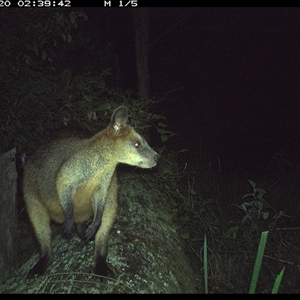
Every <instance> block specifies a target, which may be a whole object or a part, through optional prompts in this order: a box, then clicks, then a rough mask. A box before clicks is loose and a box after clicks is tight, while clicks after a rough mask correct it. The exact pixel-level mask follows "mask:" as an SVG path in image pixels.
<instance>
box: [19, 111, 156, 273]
mask: <svg viewBox="0 0 300 300" xmlns="http://www.w3.org/2000/svg"><path fill="white" fill-rule="evenodd" d="M127 121H128V110H127V108H126V107H125V106H120V107H119V108H117V109H116V110H115V111H114V113H113V114H112V117H111V122H110V124H109V125H108V126H107V127H106V128H105V129H103V130H102V131H100V132H98V133H97V134H95V135H92V136H91V137H90V136H89V134H86V133H81V132H77V131H69V130H67V129H64V130H62V131H59V132H57V133H55V134H54V135H53V137H52V138H51V139H50V140H49V141H47V142H46V143H44V144H42V145H41V146H40V147H38V148H37V149H36V150H35V151H34V152H33V153H32V155H31V156H30V157H29V158H28V160H27V162H26V163H25V166H24V177H23V194H24V200H25V204H26V208H27V212H28V215H29V218H30V220H31V223H32V225H33V228H34V231H35V234H36V237H37V240H38V242H39V244H40V258H39V260H38V262H37V263H36V264H35V265H34V267H33V268H32V269H31V270H30V271H29V273H28V275H27V278H32V277H34V276H35V275H42V274H44V272H45V271H46V269H47V267H48V265H49V264H50V263H51V261H52V257H53V253H52V246H51V228H50V221H51V220H53V221H55V222H57V223H60V224H62V225H63V234H64V235H66V236H67V237H68V236H70V234H71V233H72V230H73V225H75V230H76V232H77V233H78V235H79V237H81V238H85V239H88V240H89V239H92V238H93V237H95V251H94V270H93V271H94V273H96V274H99V275H103V276H108V275H111V270H110V268H109V267H108V266H107V263H106V257H107V248H108V239H109V233H110V230H111V228H112V226H113V224H114V221H115V219H116V216H117V207H118V203H117V193H118V183H117V176H116V166H117V165H118V164H119V163H124V164H128V165H132V166H137V167H140V168H152V167H154V166H155V165H156V164H157V161H158V157H159V156H158V154H157V153H156V152H155V151H154V150H153V149H152V148H150V146H149V145H148V143H147V142H146V141H145V140H144V139H143V138H142V137H141V136H140V135H139V134H138V133H137V132H136V131H135V130H134V129H133V128H132V127H131V126H130V125H128V124H127ZM91 219H92V222H91V223H90V224H89V226H88V227H87V229H86V231H85V232H82V228H86V227H85V226H84V225H85V224H86V223H87V221H89V220H91ZM82 225H83V226H82Z"/></svg>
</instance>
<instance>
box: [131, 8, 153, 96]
mask: <svg viewBox="0 0 300 300" xmlns="http://www.w3.org/2000/svg"><path fill="white" fill-rule="evenodd" d="M132 14H133V21H134V31H135V54H136V69H137V78H138V93H139V97H140V98H149V7H142V8H139V9H133V10H132Z"/></svg>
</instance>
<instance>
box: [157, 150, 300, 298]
mask: <svg viewBox="0 0 300 300" xmlns="http://www.w3.org/2000/svg"><path fill="white" fill-rule="evenodd" d="M188 156H190V157H191V158H192V159H193V160H194V158H195V156H193V155H191V154H190V153H189V154H188ZM173 159H174V160H175V161H176V163H174V162H173V160H172V159H171V160H170V161H169V165H172V167H170V168H169V169H172V171H168V172H167V171H166V172H165V173H161V172H160V174H164V175H161V177H160V179H159V183H160V184H161V185H168V187H169V188H168V189H167V190H166V189H165V190H164V193H167V197H168V198H169V199H173V200H172V201H173V210H174V213H175V214H176V217H177V219H178V222H177V223H178V225H179V230H180V234H181V237H182V238H183V239H184V240H185V241H186V245H187V252H188V253H189V255H190V257H191V262H192V265H193V266H197V267H196V268H195V270H196V272H197V273H198V275H199V278H200V279H199V287H198V289H199V292H200V293H245V294H246V293H300V286H299V280H298V278H299V275H300V271H299V265H300V263H299V256H300V218H299V204H298V201H297V195H299V194H300V188H299V187H298V182H299V177H300V172H299V171H297V170H296V169H295V170H293V172H290V171H287V172H286V171H284V172H281V171H272V172H269V173H268V170H265V172H261V171H259V172H257V173H255V172H252V173H251V174H250V173H249V174H246V173H240V174H237V173H230V172H227V173H222V172H219V167H218V166H217V167H216V168H215V169H213V168H212V164H209V163H205V162H203V161H202V162H201V163H200V158H199V162H198V163H195V162H193V164H192V166H193V168H189V163H188V159H185V158H180V157H179V156H178V157H177V156H176V155H173ZM180 160H181V162H180ZM294 165H295V167H296V164H294ZM161 168H162V169H164V170H167V168H166V167H165V166H162V167H161ZM195 170H197V171H195ZM267 238H268V240H267ZM203 245H204V246H203ZM203 276H204V280H203ZM201 278H202V279H201Z"/></svg>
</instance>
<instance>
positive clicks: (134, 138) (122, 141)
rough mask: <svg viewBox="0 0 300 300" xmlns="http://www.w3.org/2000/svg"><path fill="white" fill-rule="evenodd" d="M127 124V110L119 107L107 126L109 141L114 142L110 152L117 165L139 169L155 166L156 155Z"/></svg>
mask: <svg viewBox="0 0 300 300" xmlns="http://www.w3.org/2000/svg"><path fill="white" fill-rule="evenodd" d="M127 122H128V110H127V108H126V107H125V106H120V107H119V108H117V109H116V110H115V112H114V113H113V115H112V117H111V123H110V125H109V135H110V136H109V140H110V141H114V143H113V144H112V149H111V150H112V151H113V154H114V156H115V158H116V159H117V161H118V163H124V164H128V165H131V166H137V167H140V168H145V169H148V168H152V167H154V166H155V165H156V164H157V161H158V158H159V156H158V154H157V153H156V152H155V151H154V150H153V149H152V148H151V147H150V146H149V145H148V143H147V142H146V140H145V139H144V138H143V137H142V136H141V135H139V134H138V133H137V132H136V131H135V130H134V129H133V128H132V127H131V126H130V125H128V124H127Z"/></svg>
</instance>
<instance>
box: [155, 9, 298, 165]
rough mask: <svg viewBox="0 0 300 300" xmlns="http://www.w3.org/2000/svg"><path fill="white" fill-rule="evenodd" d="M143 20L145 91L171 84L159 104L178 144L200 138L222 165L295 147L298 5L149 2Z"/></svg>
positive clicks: (258, 158)
mask: <svg viewBox="0 0 300 300" xmlns="http://www.w3.org/2000/svg"><path fill="white" fill-rule="evenodd" d="M181 19H183V20H182V21H181V22H179V20H181ZM176 23H178V25H177V26H174V28H173V29H172V30H171V31H169V32H168V33H166V34H165V35H163V36H162V37H161V39H159V40H158V41H157V42H155V40H156V38H157V37H158V36H159V35H160V34H161V33H162V32H164V31H165V30H166V29H168V28H169V27H171V26H173V25H175V24H176ZM150 24H151V25H150V30H151V42H154V44H152V45H151V60H150V68H151V92H152V93H153V94H154V93H156V92H159V93H162V94H163V93H167V92H168V91H170V90H173V89H177V90H175V91H174V92H172V93H171V94H170V95H169V96H170V98H172V97H174V99H170V100H169V101H166V102H165V103H164V107H163V109H162V110H163V112H164V114H165V115H166V116H167V117H168V121H169V122H170V125H171V128H172V129H174V131H176V132H179V133H180V135H181V138H180V140H181V142H183V146H184V145H185V146H186V147H193V148H196V147H199V144H200V143H201V142H205V144H206V145H207V146H209V148H210V149H211V151H212V152H213V153H212V155H213V154H217V155H219V156H220V157H223V163H224V160H225V165H226V164H228V165H229V164H232V165H236V164H247V165H251V164H252V163H254V162H256V163H259V164H267V162H268V161H269V158H270V156H271V155H273V154H275V153H276V152H279V151H281V150H285V151H286V152H287V154H288V155H292V154H295V152H296V151H297V147H298V144H299V142H298V139H299V131H300V126H299V117H300V104H299V103H300V102H299V92H300V89H299V84H300V81H299V75H300V74H299V67H300V58H299V53H300V52H299V50H300V34H299V33H300V32H299V31H300V10H299V9H298V8H184V9H182V8H165V9H153V11H152V14H151V23H150Z"/></svg>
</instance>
